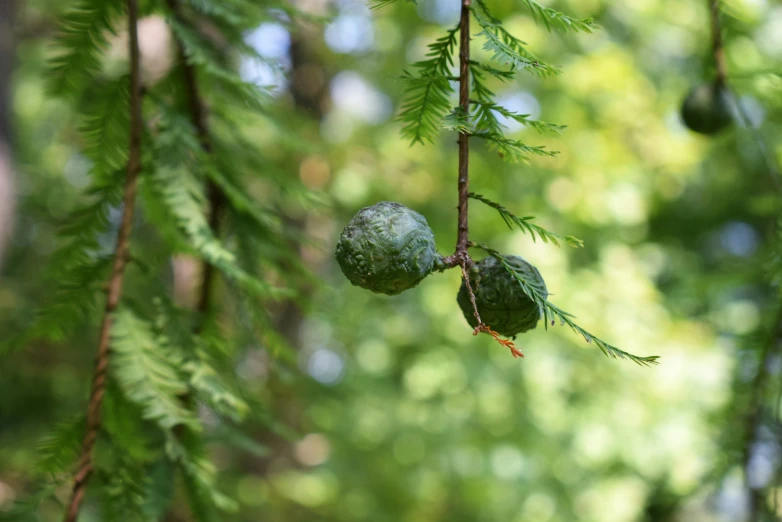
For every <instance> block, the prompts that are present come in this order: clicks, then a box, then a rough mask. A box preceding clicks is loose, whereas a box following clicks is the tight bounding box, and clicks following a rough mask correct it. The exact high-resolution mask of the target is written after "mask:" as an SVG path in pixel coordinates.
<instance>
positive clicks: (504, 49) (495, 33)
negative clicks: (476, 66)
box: [472, 1, 558, 78]
mask: <svg viewBox="0 0 782 522" xmlns="http://www.w3.org/2000/svg"><path fill="white" fill-rule="evenodd" d="M478 5H479V6H480V9H475V8H473V9H472V13H473V15H474V16H475V19H476V21H477V22H478V25H480V26H481V28H482V29H483V31H481V32H480V33H478V36H483V37H484V38H485V39H486V41H485V42H484V44H483V48H484V49H485V50H487V51H489V52H491V53H493V56H492V60H494V61H496V62H497V63H499V64H501V65H510V66H511V68H512V69H513V70H518V69H522V70H525V71H527V72H530V73H532V74H534V75H536V76H539V77H541V78H548V77H550V76H554V75H556V74H558V71H557V69H555V68H554V67H552V66H550V65H548V64H546V63H545V62H542V61H541V60H539V59H538V58H536V57H535V56H534V55H533V54H532V53H530V52H529V51H528V50H527V48H526V45H527V44H526V43H525V42H523V41H522V40H519V39H518V38H516V37H515V36H513V35H512V34H510V33H509V32H508V31H507V30H506V29H505V28H504V27H503V26H502V23H501V22H500V21H499V20H497V19H496V18H494V17H492V16H491V14H490V13H489V10H488V7H487V6H486V4H485V3H484V2H480V1H479V2H478Z"/></svg>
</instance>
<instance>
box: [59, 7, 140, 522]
mask: <svg viewBox="0 0 782 522" xmlns="http://www.w3.org/2000/svg"><path fill="white" fill-rule="evenodd" d="M127 5H128V34H129V35H130V38H129V47H130V49H129V54H130V144H129V152H128V165H127V177H126V179H125V191H124V196H123V200H122V204H123V207H122V222H121V225H120V228H119V231H118V233H117V244H116V248H115V250H114V261H113V264H112V269H111V277H110V279H109V287H108V291H107V296H106V307H105V309H104V312H103V323H102V325H101V330H100V337H99V341H98V352H97V356H96V359H95V371H94V374H93V378H92V390H91V392H90V402H89V406H88V408H87V426H86V431H85V433H84V439H83V441H82V449H81V456H80V457H79V464H78V470H77V472H76V474H75V476H74V480H73V490H72V492H71V498H70V502H69V503H68V507H67V509H66V512H65V522H75V521H76V520H77V519H78V517H79V508H80V507H81V503H82V501H83V500H84V491H85V487H86V484H87V481H88V480H89V478H90V476H91V475H92V472H93V461H92V453H93V449H94V447H95V441H96V439H97V438H98V432H99V430H100V422H101V405H102V403H103V396H104V394H105V392H106V379H107V370H108V365H109V341H110V335H111V325H112V319H113V313H114V311H115V310H116V309H117V305H118V304H119V301H120V298H121V297H122V284H123V281H124V276H125V266H126V264H127V261H128V253H129V249H130V233H131V230H132V228H133V212H134V209H135V203H136V191H137V186H138V176H139V173H140V172H141V134H142V124H143V123H142V114H141V77H140V73H139V63H140V54H139V46H138V27H137V26H138V24H137V22H138V5H137V0H127Z"/></svg>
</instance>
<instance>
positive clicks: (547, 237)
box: [468, 192, 584, 248]
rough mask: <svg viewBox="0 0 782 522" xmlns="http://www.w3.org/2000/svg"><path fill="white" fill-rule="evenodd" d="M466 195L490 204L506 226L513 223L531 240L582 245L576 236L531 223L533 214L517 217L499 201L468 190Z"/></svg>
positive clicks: (510, 226)
mask: <svg viewBox="0 0 782 522" xmlns="http://www.w3.org/2000/svg"><path fill="white" fill-rule="evenodd" d="M468 196H469V197H470V198H472V199H474V200H476V201H480V202H481V203H484V204H486V205H488V206H490V207H491V208H493V209H494V210H496V211H497V212H499V213H500V216H501V217H502V220H503V221H505V224H506V225H508V228H510V229H513V226H514V225H515V226H516V227H517V228H518V229H519V230H521V231H522V232H524V233H525V234H529V235H530V237H532V240H533V241H536V240H537V238H540V239H541V240H542V241H543V242H544V243H549V242H551V243H554V244H555V245H557V246H559V242H560V241H564V242H565V243H567V244H568V245H570V246H572V247H576V248H578V247H581V246H584V242H583V241H581V240H580V239H578V238H577V237H573V236H560V235H559V234H555V233H554V232H549V231H548V230H546V229H545V228H542V227H539V226H538V225H536V224H534V223H532V220H533V219H535V217H534V216H525V217H518V216H516V215H515V214H513V213H512V212H511V211H509V210H508V209H507V208H505V207H503V206H502V205H500V204H499V203H495V202H494V201H491V200H490V199H487V198H485V197H484V196H482V195H480V194H476V193H475V192H470V193H469V195H468Z"/></svg>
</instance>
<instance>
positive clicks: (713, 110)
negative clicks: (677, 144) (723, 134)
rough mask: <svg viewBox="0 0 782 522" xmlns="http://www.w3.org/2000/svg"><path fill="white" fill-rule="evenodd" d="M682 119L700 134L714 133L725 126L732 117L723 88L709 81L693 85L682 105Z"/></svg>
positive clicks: (726, 94)
mask: <svg viewBox="0 0 782 522" xmlns="http://www.w3.org/2000/svg"><path fill="white" fill-rule="evenodd" d="M682 120H684V124H685V125H687V127H688V128H689V129H690V130H692V131H695V132H698V133H700V134H716V133H717V132H719V131H721V130H722V129H724V128H725V127H727V126H728V125H729V124H730V122H731V120H732V118H731V111H730V102H729V100H728V93H727V92H726V90H725V88H724V87H722V86H719V85H714V84H710V83H704V84H701V85H698V86H697V87H695V88H694V89H693V90H691V91H690V93H689V94H688V95H687V98H686V99H685V100H684V104H683V105H682Z"/></svg>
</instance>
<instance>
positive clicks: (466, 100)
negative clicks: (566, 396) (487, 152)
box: [443, 0, 524, 357]
mask: <svg viewBox="0 0 782 522" xmlns="http://www.w3.org/2000/svg"><path fill="white" fill-rule="evenodd" d="M471 4H472V0H462V11H461V18H460V20H459V106H460V107H461V109H462V111H464V114H465V115H466V117H467V118H469V115H470V6H471ZM469 140H470V134H469V133H468V132H460V133H459V141H458V143H459V178H458V192H459V205H458V207H457V208H458V217H457V233H456V249H455V251H454V253H453V254H452V255H450V256H448V257H445V258H443V264H444V265H445V267H446V268H454V267H456V266H458V267H460V268H461V271H462V279H463V280H464V285H465V287H466V288H467V295H469V296H470V303H471V304H472V309H473V315H474V316H475V319H476V321H477V322H478V326H476V327H475V329H474V330H473V335H478V334H479V333H487V334H489V335H491V336H492V337H493V338H494V340H496V341H497V342H498V343H500V345H502V346H504V347H505V348H508V349H509V350H510V352H511V353H512V354H513V356H514V357H524V354H523V353H521V351H519V350H518V349H517V348H516V347H515V346H514V344H513V341H511V340H509V339H502V338H501V337H500V335H499V334H498V333H497V332H495V331H494V330H492V329H491V328H490V327H489V325H487V324H485V323H484V322H483V320H481V315H480V313H479V312H478V304H477V303H476V301H475V293H474V292H473V289H472V285H471V284H470V277H469V270H470V268H471V267H472V265H473V261H472V258H471V257H470V254H469V252H468V251H467V248H468V247H469V245H470V242H469V239H468V232H469V218H468V212H467V205H468V202H469V199H470V196H469V195H470V141H469Z"/></svg>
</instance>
